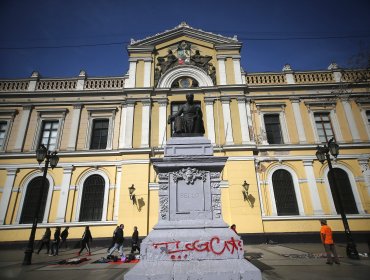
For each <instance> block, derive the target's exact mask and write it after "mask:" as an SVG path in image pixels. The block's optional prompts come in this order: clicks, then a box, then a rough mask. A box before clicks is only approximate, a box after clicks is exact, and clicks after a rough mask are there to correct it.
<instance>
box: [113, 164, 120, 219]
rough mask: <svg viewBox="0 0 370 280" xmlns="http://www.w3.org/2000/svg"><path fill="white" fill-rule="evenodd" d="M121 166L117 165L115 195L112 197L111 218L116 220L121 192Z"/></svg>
mask: <svg viewBox="0 0 370 280" xmlns="http://www.w3.org/2000/svg"><path fill="white" fill-rule="evenodd" d="M121 178H122V166H117V175H116V195H115V197H114V208H113V220H114V221H118V210H119V199H120V193H121Z"/></svg>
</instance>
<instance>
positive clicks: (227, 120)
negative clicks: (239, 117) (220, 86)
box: [221, 98, 234, 145]
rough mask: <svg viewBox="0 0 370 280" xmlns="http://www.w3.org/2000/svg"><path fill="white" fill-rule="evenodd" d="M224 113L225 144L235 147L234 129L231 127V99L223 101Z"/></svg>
mask: <svg viewBox="0 0 370 280" xmlns="http://www.w3.org/2000/svg"><path fill="white" fill-rule="evenodd" d="M221 102H222V112H223V117H224V131H225V144H226V145H233V144H234V139H233V128H232V126H231V115H230V99H229V98H226V99H221Z"/></svg>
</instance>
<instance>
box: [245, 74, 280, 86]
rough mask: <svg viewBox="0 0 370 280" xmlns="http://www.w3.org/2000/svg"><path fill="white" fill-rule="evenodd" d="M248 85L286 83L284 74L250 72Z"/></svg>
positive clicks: (247, 77) (247, 79)
mask: <svg viewBox="0 0 370 280" xmlns="http://www.w3.org/2000/svg"><path fill="white" fill-rule="evenodd" d="M246 81H247V84H248V85H282V84H286V80H285V75H284V74H248V75H247V76H246Z"/></svg>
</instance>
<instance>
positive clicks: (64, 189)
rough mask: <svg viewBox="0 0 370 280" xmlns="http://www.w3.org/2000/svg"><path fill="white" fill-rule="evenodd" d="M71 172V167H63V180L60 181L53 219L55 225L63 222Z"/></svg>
mask: <svg viewBox="0 0 370 280" xmlns="http://www.w3.org/2000/svg"><path fill="white" fill-rule="evenodd" d="M72 171H73V166H66V167H63V179H62V185H61V187H60V196H59V204H58V210H57V216H56V218H55V222H56V223H64V222H65V217H66V211H67V203H68V195H69V187H70V184H71V177H72Z"/></svg>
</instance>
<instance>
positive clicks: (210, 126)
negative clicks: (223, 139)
mask: <svg viewBox="0 0 370 280" xmlns="http://www.w3.org/2000/svg"><path fill="white" fill-rule="evenodd" d="M204 102H205V103H206V115H207V133H208V139H209V140H211V143H212V145H215V144H216V137H215V119H214V113H213V103H214V100H213V99H210V98H204Z"/></svg>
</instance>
